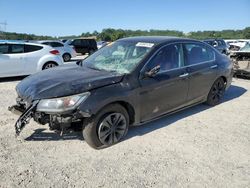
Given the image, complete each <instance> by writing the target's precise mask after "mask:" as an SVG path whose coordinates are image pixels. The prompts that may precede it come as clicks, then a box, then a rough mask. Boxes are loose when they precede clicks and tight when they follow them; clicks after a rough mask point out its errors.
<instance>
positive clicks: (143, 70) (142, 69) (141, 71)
mask: <svg viewBox="0 0 250 188" xmlns="http://www.w3.org/2000/svg"><path fill="white" fill-rule="evenodd" d="M187 43H193V44H201V45H204V46H205V47H206V48H210V46H208V45H209V44H203V43H202V42H196V41H184V42H172V43H169V44H165V45H163V46H161V47H160V48H159V49H158V50H156V51H155V52H154V53H153V55H152V56H151V57H150V58H149V59H148V60H147V61H146V63H145V64H144V66H143V67H142V68H141V70H140V74H142V73H143V72H145V70H146V66H147V65H148V64H149V63H150V61H151V60H152V59H153V57H154V56H155V55H156V54H157V53H158V52H159V51H160V50H161V49H162V48H164V47H166V46H168V45H172V44H180V45H181V48H182V55H183V59H184V66H182V67H178V68H173V69H169V70H165V71H162V72H159V74H162V73H166V72H169V71H173V70H178V69H183V68H188V67H193V66H197V65H201V64H206V63H211V62H214V61H215V60H216V53H215V52H214V50H213V49H211V50H212V51H213V53H214V59H213V60H209V61H202V62H200V63H196V64H193V65H185V62H186V57H185V52H184V49H183V45H184V44H187Z"/></svg>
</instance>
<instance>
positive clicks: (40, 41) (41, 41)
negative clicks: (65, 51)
mask: <svg viewBox="0 0 250 188" xmlns="http://www.w3.org/2000/svg"><path fill="white" fill-rule="evenodd" d="M38 42H39V43H43V42H59V43H61V44H63V42H62V41H60V40H39V41H38Z"/></svg>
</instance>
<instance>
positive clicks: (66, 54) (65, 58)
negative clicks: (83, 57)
mask: <svg viewBox="0 0 250 188" xmlns="http://www.w3.org/2000/svg"><path fill="white" fill-rule="evenodd" d="M62 57H63V61H64V62H68V61H70V59H71V55H70V54H69V53H65V54H63V56H62Z"/></svg>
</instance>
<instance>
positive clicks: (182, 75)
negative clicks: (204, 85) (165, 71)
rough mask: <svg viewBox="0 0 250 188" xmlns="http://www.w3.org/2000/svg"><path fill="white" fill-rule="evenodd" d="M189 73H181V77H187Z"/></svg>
mask: <svg viewBox="0 0 250 188" xmlns="http://www.w3.org/2000/svg"><path fill="white" fill-rule="evenodd" d="M188 75H189V73H184V74H181V75H180V76H179V77H180V78H185V77H187V76H188Z"/></svg>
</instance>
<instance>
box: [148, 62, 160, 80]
mask: <svg viewBox="0 0 250 188" xmlns="http://www.w3.org/2000/svg"><path fill="white" fill-rule="evenodd" d="M160 69H161V66H160V65H157V66H155V67H154V68H152V69H151V70H149V71H147V72H145V77H150V78H152V77H154V76H155V75H156V74H157V73H158V72H159V71H160Z"/></svg>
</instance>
